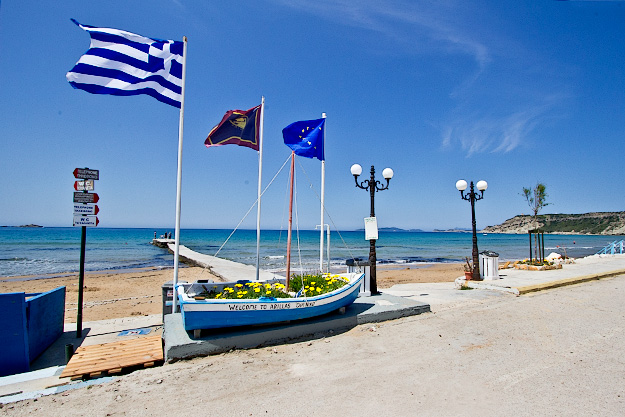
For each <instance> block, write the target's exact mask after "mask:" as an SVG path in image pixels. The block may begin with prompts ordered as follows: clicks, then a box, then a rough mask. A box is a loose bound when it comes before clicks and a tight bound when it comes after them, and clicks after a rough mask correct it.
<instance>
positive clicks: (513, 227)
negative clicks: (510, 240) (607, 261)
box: [482, 211, 625, 235]
mask: <svg viewBox="0 0 625 417" xmlns="http://www.w3.org/2000/svg"><path fill="white" fill-rule="evenodd" d="M536 228H538V229H541V230H544V231H545V233H561V234H578V235H623V234H625V211H617V212H595V213H583V214H541V215H538V216H537V218H536V224H535V223H534V219H533V217H532V216H529V215H520V216H515V217H513V218H511V219H508V220H506V221H505V222H503V223H501V224H499V225H496V226H488V227H486V228H485V229H484V230H482V232H484V233H510V234H522V233H527V232H528V230H530V229H536Z"/></svg>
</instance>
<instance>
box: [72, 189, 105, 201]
mask: <svg viewBox="0 0 625 417" xmlns="http://www.w3.org/2000/svg"><path fill="white" fill-rule="evenodd" d="M99 200H100V196H98V193H88V192H86V191H84V192H81V191H74V203H97V202H98V201H99Z"/></svg>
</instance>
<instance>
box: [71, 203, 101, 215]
mask: <svg viewBox="0 0 625 417" xmlns="http://www.w3.org/2000/svg"><path fill="white" fill-rule="evenodd" d="M99 212H100V209H99V208H98V206H97V205H93V204H80V203H74V215H75V216H76V215H79V214H98V213H99Z"/></svg>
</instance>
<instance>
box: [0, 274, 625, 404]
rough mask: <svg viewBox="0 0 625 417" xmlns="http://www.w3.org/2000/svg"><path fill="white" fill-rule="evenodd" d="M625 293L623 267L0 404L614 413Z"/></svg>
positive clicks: (624, 395) (622, 398) (624, 343)
mask: <svg viewBox="0 0 625 417" xmlns="http://www.w3.org/2000/svg"><path fill="white" fill-rule="evenodd" d="M474 291H477V290H474ZM624 300H625V275H622V276H618V277H615V278H608V279H603V280H600V281H592V282H588V283H584V284H579V285H574V286H568V287H563V288H558V289H554V290H548V291H543V292H540V293H535V294H533V295H524V296H521V297H514V296H509V297H492V298H486V299H484V300H481V301H480V302H479V303H471V304H467V305H465V306H464V307H462V308H453V309H446V310H442V311H439V312H436V313H428V314H423V315H420V316H413V317H407V318H403V319H399V320H395V321H389V322H384V323H380V324H376V325H370V324H369V325H364V326H359V327H356V328H354V329H352V330H350V331H348V332H346V333H343V334H335V335H332V336H330V337H327V338H325V339H315V340H311V341H303V342H299V343H293V344H290V345H283V346H276V347H273V348H262V349H252V350H249V351H239V352H231V353H228V354H223V355H218V356H212V357H207V358H197V359H194V360H191V361H182V362H177V363H174V364H170V365H166V366H164V367H161V368H153V369H147V370H143V371H139V372H134V373H132V374H130V375H127V376H124V377H121V378H118V379H116V380H115V381H114V382H112V383H109V384H103V385H99V386H94V387H91V388H89V389H86V388H83V389H77V390H73V391H68V392H67V393H65V394H63V396H60V395H54V396H49V397H44V398H40V399H38V400H37V401H33V400H29V401H27V402H21V403H15V404H10V405H5V406H4V407H3V408H2V409H0V414H1V415H26V413H30V414H32V415H63V416H73V415H128V416H149V415H167V414H170V413H171V414H175V415H214V416H230V415H232V416H250V415H252V416H258V415H264V416H293V415H301V416H336V415H343V416H407V415H425V416H458V415H470V416H471V415H475V416H478V415H479V416H483V415H514V416H545V415H549V416H552V415H575V416H587V415H588V416H589V415H600V416H622V415H624V414H625V382H624V376H625V359H623V358H624V356H623V347H625V332H624V328H625V321H624V319H625V303H624V302H623V301H624ZM9 407H13V408H9Z"/></svg>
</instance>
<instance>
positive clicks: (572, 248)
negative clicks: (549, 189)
mask: <svg viewBox="0 0 625 417" xmlns="http://www.w3.org/2000/svg"><path fill="white" fill-rule="evenodd" d="M168 232H172V235H173V231H172V230H163V229H160V230H154V229H135V228H119V229H116V228H87V238H86V253H85V270H87V271H109V270H110V271H115V270H127V269H135V268H144V267H157V268H159V267H161V268H170V267H172V266H173V255H171V254H169V253H168V252H167V251H166V250H165V249H161V248H158V247H155V246H153V245H151V243H150V242H151V241H152V239H153V238H154V233H156V235H157V237H160V236H161V235H163V234H165V233H168ZM231 233H232V231H231V230H205V229H183V230H181V232H180V243H181V244H182V245H185V246H187V247H188V248H190V249H192V250H195V251H197V252H201V253H205V254H208V255H217V256H219V257H222V258H226V259H230V260H233V261H236V262H241V263H245V264H250V265H255V264H256V231H255V230H237V231H236V232H235V233H234V234H232V236H230V235H231ZM80 234H81V228H78V227H76V228H72V227H68V228H63V227H59V228H57V227H52V228H49V227H45V228H27V227H1V228H0V247H1V248H2V249H1V250H0V277H12V276H20V275H34V276H42V275H47V274H63V273H67V272H76V271H78V270H79V267H80ZM544 238H545V255H548V254H549V253H551V252H557V253H560V254H562V255H564V254H566V255H567V256H570V257H582V256H587V255H591V254H594V253H596V252H597V251H599V250H600V249H602V248H603V247H605V246H606V245H608V244H610V243H611V242H613V241H615V240H621V239H624V238H625V237H624V236H587V235H551V234H549V235H545V236H544ZM324 240H325V243H326V244H327V235H326V234H325V233H324ZM224 242H225V244H224ZM286 245H287V232H286V231H285V230H282V231H280V230H263V231H262V232H261V243H260V256H261V259H260V265H261V268H263V269H267V270H271V271H283V270H284V269H285V262H286ZM478 248H479V251H480V252H481V251H483V250H489V251H493V252H496V253H498V254H499V259H500V262H501V261H506V260H516V259H523V258H527V257H528V256H529V238H528V235H526V234H524V235H508V234H492V233H490V234H488V235H484V234H478ZM326 250H327V249H324V266H325V265H326V264H327V258H326V257H327V252H326ZM376 253H377V259H378V263H380V264H397V265H401V264H407V263H439V262H462V261H463V260H464V258H465V257H469V258H471V253H472V234H471V233H452V232H386V231H380V233H379V239H378V240H377V242H376ZM368 256H369V241H366V240H365V239H364V232H363V231H344V232H336V231H333V232H332V233H331V235H330V261H331V266H332V268H333V269H334V268H341V267H344V266H345V261H346V260H347V259H351V258H362V259H367V258H368ZM291 260H292V268H297V269H299V268H301V269H303V270H306V271H313V270H318V269H319V231H311V230H305V231H299V232H297V231H294V232H293V240H292V251H291Z"/></svg>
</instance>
